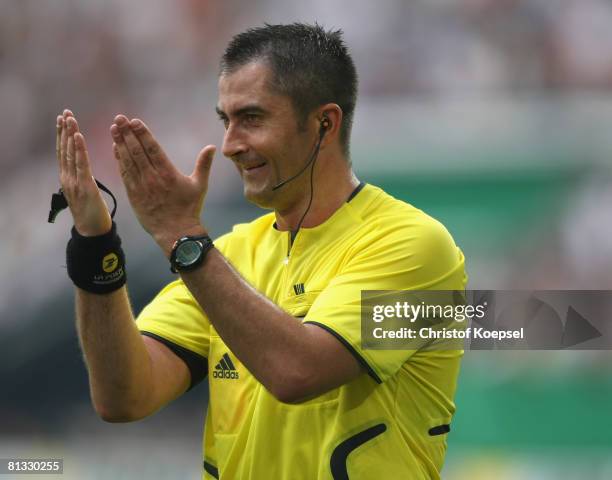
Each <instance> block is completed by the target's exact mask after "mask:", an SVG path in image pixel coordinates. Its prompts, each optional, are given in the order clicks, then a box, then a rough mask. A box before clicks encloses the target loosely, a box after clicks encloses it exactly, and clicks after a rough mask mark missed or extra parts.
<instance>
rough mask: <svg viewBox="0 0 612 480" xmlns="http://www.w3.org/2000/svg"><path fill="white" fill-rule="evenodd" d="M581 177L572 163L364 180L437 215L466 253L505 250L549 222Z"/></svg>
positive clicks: (552, 219)
mask: <svg viewBox="0 0 612 480" xmlns="http://www.w3.org/2000/svg"><path fill="white" fill-rule="evenodd" d="M580 177H581V169H579V168H578V167H577V166H576V165H575V164H574V167H571V166H568V167H563V168H556V169H554V170H551V169H543V168H539V169H532V170H529V171H526V170H518V171H514V172H501V173H500V172H482V173H479V172H475V171H470V172H466V173H457V174H452V175H444V174H441V173H440V172H436V173H433V172H432V173H425V174H404V175H402V174H394V175H375V174H374V175H372V174H370V175H368V176H367V178H366V179H365V180H367V181H368V182H370V183H373V184H375V185H379V186H380V187H382V188H383V189H384V190H386V191H387V192H389V193H390V194H391V195H393V196H395V197H397V198H400V199H402V200H404V201H406V202H408V203H411V204H412V205H414V206H415V207H417V208H420V209H421V210H424V211H425V212H426V213H428V214H429V215H431V216H433V217H434V218H436V219H438V220H439V221H441V222H442V223H443V224H444V225H445V226H446V228H447V229H448V230H449V231H450V232H451V234H452V235H453V237H454V239H455V242H456V243H457V244H458V245H459V246H460V247H461V248H462V249H463V250H464V252H466V254H467V252H472V251H473V252H474V254H477V255H479V254H482V253H483V250H484V253H491V254H495V253H497V252H502V251H506V250H507V249H508V247H511V245H513V244H516V243H517V240H520V238H521V234H525V233H528V232H534V231H538V230H541V229H545V228H547V227H550V225H551V224H553V223H554V222H555V220H556V219H557V218H558V215H559V213H560V212H561V211H562V210H563V208H564V206H565V204H566V202H567V198H568V196H569V195H568V192H571V190H572V188H573V187H574V185H575V184H576V182H577V181H578V180H579V179H580ZM467 260H468V262H469V261H470V258H468V259H467Z"/></svg>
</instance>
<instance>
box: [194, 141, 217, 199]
mask: <svg viewBox="0 0 612 480" xmlns="http://www.w3.org/2000/svg"><path fill="white" fill-rule="evenodd" d="M216 150H217V147H215V146H214V145H206V146H205V147H204V148H203V149H202V150H200V153H199V154H198V158H197V159H196V164H195V167H194V169H193V173H192V174H191V178H193V179H194V180H195V181H196V182H197V183H198V185H199V186H200V187H201V188H202V189H204V190H205V189H206V188H207V186H208V178H209V176H210V167H211V166H212V161H213V158H214V156H215V151H216Z"/></svg>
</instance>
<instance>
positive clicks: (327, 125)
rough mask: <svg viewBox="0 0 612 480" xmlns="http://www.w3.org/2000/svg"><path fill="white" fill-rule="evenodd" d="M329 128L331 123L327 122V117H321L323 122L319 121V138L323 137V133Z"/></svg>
mask: <svg viewBox="0 0 612 480" xmlns="http://www.w3.org/2000/svg"><path fill="white" fill-rule="evenodd" d="M330 126H331V123H330V121H329V118H327V117H323V120H321V129H320V130H319V134H320V135H321V137H323V135H324V134H325V131H326V130H327V129H328V128H329V127H330Z"/></svg>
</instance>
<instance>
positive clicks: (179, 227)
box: [110, 115, 216, 257]
mask: <svg viewBox="0 0 612 480" xmlns="http://www.w3.org/2000/svg"><path fill="white" fill-rule="evenodd" d="M110 131H111V135H112V137H113V142H114V143H113V153H114V155H115V158H116V159H117V161H118V162H119V171H120V173H121V178H122V179H123V183H124V184H125V188H126V191H127V194H128V198H129V200H130V203H131V205H132V208H133V209H134V212H135V213H136V216H137V217H138V220H139V222H140V224H141V225H142V226H143V228H144V229H145V230H146V231H147V232H149V234H150V235H151V236H152V237H153V238H154V239H155V241H156V242H157V243H158V244H159V246H160V247H161V248H162V250H163V251H164V253H165V254H166V256H167V257H169V256H170V252H171V250H172V246H173V244H174V242H175V241H176V240H177V239H178V238H180V237H182V236H184V235H202V234H206V230H205V229H204V227H203V226H202V223H201V220H200V215H201V211H202V206H203V204H204V198H205V197H206V192H207V190H208V177H209V175H210V167H211V164H212V160H213V156H214V154H215V149H216V147H215V146H214V145H207V146H206V147H204V148H203V149H202V150H201V151H200V153H199V154H198V157H197V159H196V164H195V167H194V170H193V173H192V174H191V175H189V176H187V175H183V174H182V173H181V172H179V171H178V170H177V168H176V167H175V166H174V165H173V164H172V162H171V161H170V160H169V158H168V156H167V155H166V154H165V153H164V151H163V150H162V148H161V146H160V145H159V143H158V142H157V140H156V139H155V137H154V136H153V134H152V133H151V131H150V130H149V129H148V127H147V126H146V125H145V124H144V122H143V121H142V120H139V119H132V120H128V118H127V117H125V116H124V115H117V116H116V117H115V120H114V123H113V125H112V126H111V129H110Z"/></svg>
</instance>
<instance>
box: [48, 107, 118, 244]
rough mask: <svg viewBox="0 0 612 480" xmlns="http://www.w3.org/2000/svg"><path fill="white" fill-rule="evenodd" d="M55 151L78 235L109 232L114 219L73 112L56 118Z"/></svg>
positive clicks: (94, 234) (68, 111) (61, 180)
mask: <svg viewBox="0 0 612 480" xmlns="http://www.w3.org/2000/svg"><path fill="white" fill-rule="evenodd" d="M55 151H56V153H57V161H58V163H59V174H60V175H59V176H60V183H61V185H62V191H63V192H64V196H65V197H66V200H67V201H68V206H69V207H70V212H71V213H72V218H73V219H74V226H75V228H76V230H77V232H79V233H80V234H81V235H83V236H86V237H93V236H96V235H103V234H105V233H107V232H108V231H109V230H110V229H111V226H112V220H111V216H110V214H109V212H108V207H107V206H106V203H105V202H104V199H103V198H102V193H101V192H100V190H99V189H98V186H97V185H96V182H95V180H94V177H93V175H92V174H91V168H90V164H89V155H88V154H87V147H86V145H85V137H83V135H82V134H81V133H80V132H79V125H78V123H77V121H76V118H74V115H73V113H72V112H71V111H70V110H64V112H63V114H62V115H59V116H58V117H57V138H56V147H55Z"/></svg>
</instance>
